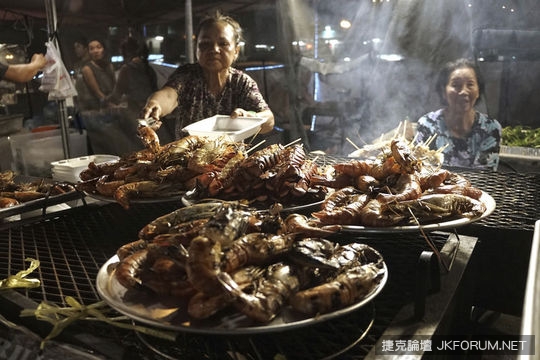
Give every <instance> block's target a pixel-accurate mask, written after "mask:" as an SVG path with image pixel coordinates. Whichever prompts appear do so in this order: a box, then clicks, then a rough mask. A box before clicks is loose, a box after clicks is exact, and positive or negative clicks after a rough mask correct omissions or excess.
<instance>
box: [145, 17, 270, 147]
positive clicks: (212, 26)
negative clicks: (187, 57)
mask: <svg viewBox="0 0 540 360" xmlns="http://www.w3.org/2000/svg"><path fill="white" fill-rule="evenodd" d="M241 36H242V29H241V28H240V25H239V24H238V23H237V22H236V21H235V20H234V19H232V18H231V17H229V16H225V15H222V14H221V13H219V12H218V13H216V14H215V15H213V16H209V17H207V18H205V19H203V20H202V21H201V23H200V24H199V28H198V30H197V63H196V64H186V65H183V66H180V67H179V68H178V69H176V70H175V72H174V73H172V74H171V76H170V77H169V79H168V80H167V82H166V83H165V85H164V86H163V88H161V89H160V90H158V91H156V92H155V93H153V94H152V95H150V97H149V98H148V100H147V102H146V105H145V106H144V108H143V109H142V111H141V116H143V118H145V119H146V118H148V117H152V118H154V119H155V120H159V119H160V118H161V117H163V116H165V115H168V114H170V113H171V112H173V111H174V110H175V109H178V118H177V122H176V127H175V135H176V137H177V138H179V137H182V136H183V135H184V134H183V132H182V128H183V127H185V126H186V125H189V124H191V123H193V122H195V121H198V120H202V119H204V118H207V117H211V116H214V115H217V114H228V115H231V117H233V118H234V117H239V116H258V117H261V118H266V119H267V120H266V123H264V124H263V126H262V127H261V133H262V134H264V133H268V132H270V131H271V130H272V129H273V127H274V115H273V113H272V111H271V110H270V108H269V106H268V104H267V103H266V101H265V100H264V99H263V96H262V94H261V92H260V91H259V88H258V86H257V83H256V82H255V81H254V80H253V79H252V78H251V77H250V76H249V75H247V74H245V73H243V72H242V71H240V70H237V69H235V68H233V67H232V64H233V62H234V61H236V59H237V58H238V55H239V52H240V40H241ZM158 124H160V123H159V122H158ZM158 126H159V125H158Z"/></svg>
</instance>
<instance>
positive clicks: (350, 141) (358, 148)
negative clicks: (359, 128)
mask: <svg viewBox="0 0 540 360" xmlns="http://www.w3.org/2000/svg"><path fill="white" fill-rule="evenodd" d="M345 140H347V141H348V142H349V143H350V144H351V145H352V146H354V148H355V149H356V150H362V149H361V148H360V147H358V146H357V145H356V144H355V143H353V141H352V140H351V139H349V138H345Z"/></svg>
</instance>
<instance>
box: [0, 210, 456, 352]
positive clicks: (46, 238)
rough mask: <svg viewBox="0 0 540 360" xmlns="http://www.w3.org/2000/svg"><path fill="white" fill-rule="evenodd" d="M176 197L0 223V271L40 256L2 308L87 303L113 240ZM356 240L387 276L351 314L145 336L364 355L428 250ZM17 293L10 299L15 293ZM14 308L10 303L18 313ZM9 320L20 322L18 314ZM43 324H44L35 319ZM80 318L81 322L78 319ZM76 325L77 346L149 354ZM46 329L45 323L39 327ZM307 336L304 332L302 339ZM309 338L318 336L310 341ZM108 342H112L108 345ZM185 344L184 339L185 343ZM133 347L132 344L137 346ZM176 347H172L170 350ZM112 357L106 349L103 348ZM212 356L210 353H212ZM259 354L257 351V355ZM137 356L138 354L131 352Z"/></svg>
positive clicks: (124, 238) (130, 339) (199, 345)
mask: <svg viewBox="0 0 540 360" xmlns="http://www.w3.org/2000/svg"><path fill="white" fill-rule="evenodd" d="M176 207H177V205H175V204H165V203H164V204H145V205H138V206H134V207H132V208H131V209H130V210H128V211H126V210H124V209H122V208H121V207H120V206H119V205H117V204H107V205H105V206H97V205H94V204H89V205H87V206H83V207H79V208H74V209H70V210H67V211H62V212H59V213H55V214H50V215H47V216H44V217H42V218H40V219H38V220H37V221H36V220H34V221H33V222H32V221H23V222H21V223H18V224H16V225H12V226H9V227H4V228H3V229H2V230H1V231H0V254H2V255H0V256H2V258H1V259H0V260H1V261H0V263H1V264H2V265H1V266H0V267H1V268H2V270H1V274H13V273H15V272H17V271H20V270H22V269H24V268H25V267H26V265H25V262H24V259H25V258H27V257H31V258H36V259H38V260H40V262H41V265H40V267H39V269H38V270H37V271H38V276H39V279H40V281H41V287H39V288H35V289H28V290H18V291H13V292H12V293H11V296H10V298H9V299H6V297H5V296H2V297H0V302H2V309H12V310H13V309H16V308H17V306H16V304H14V303H20V301H18V300H17V299H18V298H20V297H23V298H25V299H26V300H30V301H31V302H32V303H34V304H35V305H37V304H38V303H41V302H42V301H48V302H52V303H56V304H59V305H65V297H66V296H72V297H74V298H75V299H76V300H77V301H79V302H80V303H82V304H86V305H89V304H91V303H94V302H96V301H99V300H100V298H99V296H98V294H97V291H96V288H95V278H96V275H97V272H98V270H99V268H100V267H101V265H102V264H104V263H105V262H106V261H107V260H108V259H109V258H110V257H111V256H112V255H114V253H115V251H116V250H117V248H118V247H119V246H120V245H122V244H125V243H127V242H130V241H134V240H135V239H136V237H137V232H138V230H139V229H140V228H141V227H142V226H143V225H145V224H146V223H148V222H149V221H151V220H153V219H155V218H156V217H158V216H160V215H162V214H164V213H167V212H170V211H172V210H174V209H175V208H176ZM447 239H448V234H446V233H440V234H433V240H434V242H435V244H437V246H438V247H439V248H442V247H443V245H444V244H445V243H446V242H447ZM351 240H354V241H362V242H365V243H367V244H368V245H370V246H372V247H374V248H376V249H377V250H379V251H380V252H381V253H382V254H384V255H383V256H384V257H385V262H386V264H387V266H388V269H389V273H390V274H391V278H390V281H388V283H387V285H386V287H385V288H384V289H383V291H382V292H381V294H380V295H379V296H378V297H377V298H376V299H375V300H374V301H373V302H372V303H371V304H370V305H369V306H366V307H365V308H362V309H360V310H359V311H357V312H355V313H354V314H353V315H351V316H347V317H345V318H338V319H336V320H331V321H328V322H325V323H323V324H322V325H321V326H313V327H309V328H306V329H301V330H291V331H287V332H283V333H279V334H276V335H274V334H273V335H272V336H255V335H254V336H248V337H246V336H243V337H238V336H237V337H227V336H225V337H223V336H221V337H220V336H201V335H192V334H180V335H179V337H178V339H177V342H176V343H175V344H174V346H171V344H170V343H169V342H165V343H163V341H158V340H156V339H153V338H150V339H148V337H146V338H145V339H146V341H147V342H149V343H150V345H151V346H153V347H155V348H157V349H166V350H167V351H168V352H169V353H170V352H171V351H172V354H170V355H171V356H173V357H174V356H176V357H178V356H180V355H181V356H182V357H183V358H198V357H199V356H201V355H202V354H204V355H205V356H209V358H219V355H218V354H223V350H226V351H230V352H231V353H233V354H234V353H242V354H251V356H254V358H261V359H263V358H268V357H269V356H274V355H275V354H284V355H286V356H288V357H291V358H292V357H293V358H299V356H300V358H301V356H305V358H306V359H308V358H309V359H318V358H325V357H328V356H334V355H335V354H338V353H340V352H341V351H343V350H347V352H346V353H345V354H342V355H340V358H345V359H346V358H350V359H354V358H362V357H364V356H365V355H367V353H368V352H369V351H370V350H371V348H372V347H373V345H374V344H375V343H376V341H377V339H378V338H379V337H380V335H381V334H382V333H383V332H384V331H385V330H386V329H387V327H388V325H389V324H390V323H391V321H392V319H393V318H394V316H395V315H396V314H397V311H398V310H399V309H400V308H402V307H403V306H404V305H405V304H407V303H409V302H411V301H414V299H415V296H416V295H415V281H416V280H415V278H414V277H411V276H410V274H411V272H414V271H415V268H416V264H417V261H418V258H419V256H420V254H421V253H422V252H424V251H429V248H428V246H427V245H426V243H425V240H424V239H423V238H422V237H421V236H419V235H418V234H403V235H399V236H396V235H390V236H389V235H381V236H368V237H362V236H357V237H354V238H351V237H348V238H347V239H343V241H351ZM14 299H15V300H14ZM17 313H18V311H10V314H17ZM2 315H4V316H6V317H8V316H11V318H10V320H11V321H14V322H17V323H21V321H22V320H21V318H18V317H17V316H16V315H8V314H2ZM24 321H25V323H23V324H24V325H26V326H27V327H29V328H31V329H39V328H40V327H42V326H40V324H39V323H40V322H39V321H38V320H36V319H28V318H26V319H25V320H24ZM41 325H42V324H41ZM81 326H84V325H81ZM78 331H81V328H79V327H75V328H74V329H68V331H67V332H66V334H63V336H62V338H61V339H62V341H68V342H73V339H74V337H76V338H78V340H77V341H76V342H75V343H76V344H77V345H79V346H84V347H90V348H91V351H93V352H96V353H99V352H100V351H103V349H108V348H110V347H111V346H112V347H113V348H115V351H118V348H121V349H123V350H122V353H125V351H133V352H134V353H137V354H139V355H138V356H139V358H142V359H150V358H152V357H153V356H154V355H155V352H154V351H152V350H151V349H150V348H149V347H148V346H147V345H145V344H144V341H141V339H140V338H138V337H137V336H136V335H135V334H134V333H132V332H127V333H126V332H125V331H120V330H118V329H114V328H112V327H110V326H101V325H93V326H90V327H86V326H84V327H83V328H82V332H83V333H90V334H92V335H93V336H94V337H97V338H98V339H99V341H98V344H99V343H100V342H103V343H108V344H109V346H101V347H100V346H99V345H98V346H97V347H96V345H95V344H87V343H82V344H81V341H80V338H81V337H80V336H77V332H78ZM46 334H47V332H46V330H45V331H42V332H41V333H39V335H41V336H45V335H46ZM306 337H308V338H310V339H311V340H308V339H307V338H306ZM313 339H324V341H314V340H313ZM111 342H112V345H111ZM185 344H189V346H188V347H185V346H184V345H185ZM135 349H136V350H135ZM175 351H176V353H174V352H175ZM104 355H105V356H107V357H111V358H114V357H112V355H111V354H104ZM212 356H215V357H212ZM257 356H258V357H257ZM134 358H137V357H134Z"/></svg>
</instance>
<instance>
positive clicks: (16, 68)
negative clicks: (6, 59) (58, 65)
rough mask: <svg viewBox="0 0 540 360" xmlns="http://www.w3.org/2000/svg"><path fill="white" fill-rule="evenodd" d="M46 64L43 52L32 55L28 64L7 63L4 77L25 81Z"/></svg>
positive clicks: (30, 78) (15, 80) (10, 79)
mask: <svg viewBox="0 0 540 360" xmlns="http://www.w3.org/2000/svg"><path fill="white" fill-rule="evenodd" d="M45 65H47V59H46V58H45V56H44V55H43V54H34V55H32V60H31V61H30V62H29V63H28V64H13V65H9V66H8V68H7V70H6V73H5V75H4V78H5V79H6V80H9V81H14V82H21V83H22V82H27V81H30V80H32V78H33V77H34V76H35V75H36V74H37V73H38V71H39V70H41V69H42V68H43V67H45Z"/></svg>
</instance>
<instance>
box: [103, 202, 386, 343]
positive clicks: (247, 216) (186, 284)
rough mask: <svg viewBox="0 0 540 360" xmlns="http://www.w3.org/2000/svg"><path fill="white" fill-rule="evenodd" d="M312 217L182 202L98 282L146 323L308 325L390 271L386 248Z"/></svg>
mask: <svg viewBox="0 0 540 360" xmlns="http://www.w3.org/2000/svg"><path fill="white" fill-rule="evenodd" d="M305 219H306V217H305V216H304V215H298V214H290V215H287V217H286V218H282V217H281V215H280V214H279V213H272V212H266V213H263V212H260V211H253V210H250V209H248V208H247V207H246V206H244V205H241V204H239V203H238V202H215V203H212V202H206V203H201V204H194V205H192V206H189V207H183V208H180V209H178V210H175V211H173V212H171V213H169V214H166V215H163V216H161V217H159V218H157V219H155V220H154V221H152V222H150V223H148V224H147V225H146V226H144V227H143V228H142V229H141V230H140V231H139V236H138V237H139V239H138V240H136V241H134V242H132V243H129V244H126V245H123V246H121V247H120V248H119V249H118V250H117V253H116V255H114V256H113V257H111V258H110V259H109V260H108V261H107V262H106V263H105V264H104V265H103V266H102V267H101V269H100V271H99V273H98V276H97V289H98V292H99V294H100V296H101V297H102V298H103V299H104V300H105V301H106V302H107V303H108V304H109V305H110V306H111V307H113V308H114V309H116V310H117V311H119V312H121V313H123V314H125V315H127V316H129V317H131V318H132V319H134V320H136V321H139V322H141V323H145V324H148V325H152V326H156V327H159V328H165V329H169V330H174V331H183V332H193V333H205V334H227V335H230V334H243V333H250V334H252V333H264V332H272V331H281V330H284V329H289V328H297V327H302V326H309V325H312V324H316V323H320V322H322V321H326V320H329V319H334V318H336V317H340V316H343V315H345V314H348V313H350V312H352V311H356V310H358V309H359V308H361V307H363V306H365V305H366V304H367V303H369V302H370V301H372V300H373V299H374V298H375V297H376V296H377V295H378V294H379V293H380V291H381V290H382V289H383V287H384V285H385V284H386V281H387V278H388V269H387V267H386V264H385V262H384V260H383V257H382V255H381V254H380V253H378V252H377V251H376V250H375V249H373V248H371V247H369V246H367V245H365V244H361V243H350V244H337V243H334V242H332V241H330V240H326V239H324V236H325V235H328V234H331V232H329V231H327V230H321V229H317V228H313V227H310V226H307V225H306V222H305Z"/></svg>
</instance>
